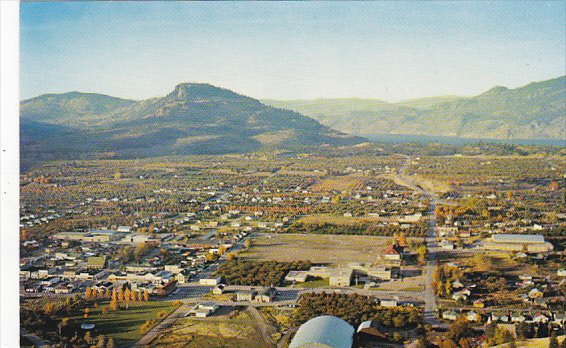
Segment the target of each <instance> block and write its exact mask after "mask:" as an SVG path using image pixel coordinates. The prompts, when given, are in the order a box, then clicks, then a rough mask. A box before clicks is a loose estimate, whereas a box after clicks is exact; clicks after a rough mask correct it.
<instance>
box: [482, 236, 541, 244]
mask: <svg viewBox="0 0 566 348" xmlns="http://www.w3.org/2000/svg"><path fill="white" fill-rule="evenodd" d="M491 240H492V241H493V242H495V243H529V244H533V243H536V244H544V236H543V235H541V234H494V235H493V236H492V237H491Z"/></svg>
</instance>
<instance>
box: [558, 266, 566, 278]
mask: <svg viewBox="0 0 566 348" xmlns="http://www.w3.org/2000/svg"><path fill="white" fill-rule="evenodd" d="M556 275H557V276H559V277H566V268H561V269H559V270H558V271H556Z"/></svg>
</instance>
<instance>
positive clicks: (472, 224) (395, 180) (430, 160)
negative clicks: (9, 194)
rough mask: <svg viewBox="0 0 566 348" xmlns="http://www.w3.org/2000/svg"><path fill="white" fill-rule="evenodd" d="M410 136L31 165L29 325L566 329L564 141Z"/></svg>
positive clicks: (403, 332) (72, 339)
mask: <svg viewBox="0 0 566 348" xmlns="http://www.w3.org/2000/svg"><path fill="white" fill-rule="evenodd" d="M399 147H400V145H390V146H389V147H387V146H381V145H380V146H378V145H377V144H372V145H369V144H368V145H365V146H364V147H363V148H362V147H344V148H341V149H328V150H320V151H318V152H313V153H292V152H264V153H250V154H245V155H222V156H189V157H183V158H160V159H157V160H155V159H153V160H151V161H149V160H121V161H104V160H96V161H67V162H48V163H45V164H43V165H41V166H38V167H35V168H33V169H32V170H30V171H28V172H26V173H23V174H22V176H21V195H22V205H21V209H22V211H21V219H20V221H21V222H20V223H21V225H20V234H21V236H20V237H21V262H20V267H21V271H20V297H21V308H22V311H21V322H22V332H23V334H22V335H23V336H22V339H23V340H27V341H28V342H30V345H35V346H43V345H47V344H49V345H51V344H55V345H61V346H64V345H65V344H74V345H89V344H97V342H98V343H100V344H102V345H101V346H106V347H108V346H140V347H142V346H157V347H160V346H161V347H171V346H176V343H175V342H183V344H179V346H187V345H188V346H195V347H202V346H215V345H217V346H223V345H224V343H222V342H227V341H228V340H229V341H230V342H231V344H233V345H234V346H246V345H248V346H249V345H250V344H251V342H254V344H255V345H254V346H258V342H260V343H259V345H260V346H265V347H285V346H289V347H299V346H301V342H303V343H304V342H308V339H310V338H309V334H308V332H309V331H311V330H310V329H309V327H312V326H313V325H314V326H318V325H322V326H324V325H330V326H331V327H333V326H335V325H338V326H343V327H344V328H345V329H344V330H340V335H345V336H344V337H334V338H333V339H334V340H345V342H346V345H348V344H349V346H352V344H355V345H356V346H359V347H382V346H392V347H394V346H402V345H403V344H412V345H414V346H415V347H424V346H429V345H436V346H441V347H452V346H460V347H480V346H495V345H499V344H505V343H507V344H514V343H513V342H515V341H519V340H527V339H537V338H540V339H547V340H548V339H556V337H560V336H561V335H564V325H565V316H564V315H565V310H566V308H565V304H566V301H565V291H566V269H565V266H564V265H565V263H564V260H565V254H564V247H565V244H566V240H565V239H564V235H565V231H566V214H565V213H564V207H565V203H566V202H565V200H566V196H565V195H564V175H565V174H564V173H565V172H566V161H565V160H564V157H563V154H562V153H560V152H559V153H556V152H553V151H550V150H545V149H544V148H537V147H532V148H527V150H524V149H522V151H523V152H524V151H530V152H531V153H527V154H524V153H523V154H522V155H516V154H514V153H509V154H503V155H502V154H498V153H496V152H497V151H499V150H500V149H499V148H498V147H497V146H495V147H489V146H488V147H486V148H483V149H482V148H479V147H472V146H464V147H460V148H453V147H449V148H448V147H447V149H441V150H440V151H439V150H438V149H436V148H434V147H432V146H431V147H429V148H424V149H421V150H419V151H418V152H416V154H415V151H414V149H413V148H411V147H410V146H406V147H405V148H404V149H400V148H399ZM400 150H401V151H400ZM450 151H452V152H453V153H447V152H450ZM521 168H529V170H528V171H524V170H522V169H521ZM480 169H481V172H480V171H479V170H480ZM322 334H324V335H333V334H334V335H337V333H333V332H327V333H322ZM101 342H102V343H101ZM204 342H206V345H205V344H204ZM99 346H100V345H99Z"/></svg>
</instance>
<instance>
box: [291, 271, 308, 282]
mask: <svg viewBox="0 0 566 348" xmlns="http://www.w3.org/2000/svg"><path fill="white" fill-rule="evenodd" d="M308 276H309V272H308V271H289V273H287V275H286V276H285V281H286V282H289V283H304V282H305V281H306V280H307V277H308Z"/></svg>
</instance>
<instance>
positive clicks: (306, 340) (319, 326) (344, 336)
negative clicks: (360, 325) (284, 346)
mask: <svg viewBox="0 0 566 348" xmlns="http://www.w3.org/2000/svg"><path fill="white" fill-rule="evenodd" d="M353 341H354V328H353V327H352V326H351V325H350V324H348V323H347V322H345V321H344V320H342V319H340V318H337V317H333V316H329V315H322V316H318V317H314V318H312V319H311V320H309V321H307V322H306V323H304V324H303V325H301V326H300V327H299V329H298V330H297V333H296V334H295V337H293V339H292V340H291V343H290V344H289V348H307V347H319V348H351V347H352V344H353Z"/></svg>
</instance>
